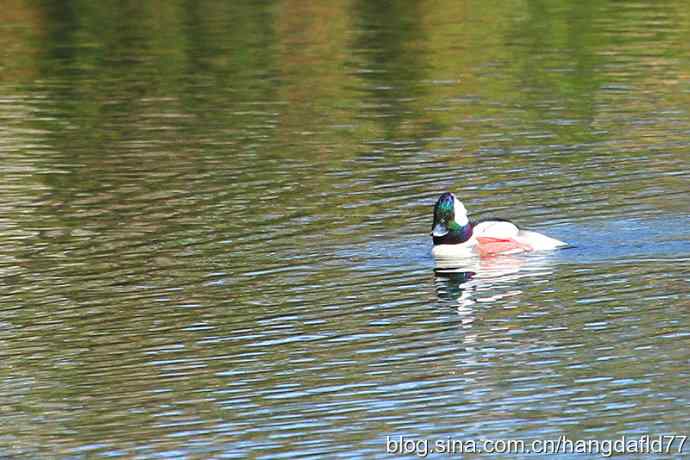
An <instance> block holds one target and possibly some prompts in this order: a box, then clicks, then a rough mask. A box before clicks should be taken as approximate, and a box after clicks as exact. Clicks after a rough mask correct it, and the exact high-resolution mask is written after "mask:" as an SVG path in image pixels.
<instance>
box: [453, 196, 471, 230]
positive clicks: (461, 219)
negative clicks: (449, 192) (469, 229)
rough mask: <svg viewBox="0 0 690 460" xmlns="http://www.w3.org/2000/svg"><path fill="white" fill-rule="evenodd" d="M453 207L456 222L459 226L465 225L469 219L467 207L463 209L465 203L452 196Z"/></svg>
mask: <svg viewBox="0 0 690 460" xmlns="http://www.w3.org/2000/svg"><path fill="white" fill-rule="evenodd" d="M453 208H454V209H453V210H454V211H455V222H457V223H458V225H460V226H461V227H464V226H465V225H467V224H468V223H469V219H468V218H467V209H465V205H463V204H462V202H460V201H459V200H458V199H457V198H455V197H453Z"/></svg>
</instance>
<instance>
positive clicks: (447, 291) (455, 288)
mask: <svg viewBox="0 0 690 460" xmlns="http://www.w3.org/2000/svg"><path fill="white" fill-rule="evenodd" d="M475 275H476V273H475V272H472V271H451V270H444V269H439V268H436V269H434V286H435V288H436V294H437V295H438V298H439V299H441V300H443V301H447V302H454V301H457V300H458V299H459V298H461V297H462V296H463V294H464V291H465V290H466V286H463V285H465V284H466V283H467V282H468V281H470V280H471V279H472V278H474V276H475Z"/></svg>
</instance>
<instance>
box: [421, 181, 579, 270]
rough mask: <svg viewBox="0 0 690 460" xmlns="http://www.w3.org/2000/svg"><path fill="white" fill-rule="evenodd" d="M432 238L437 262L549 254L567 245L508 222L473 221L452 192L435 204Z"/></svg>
mask: <svg viewBox="0 0 690 460" xmlns="http://www.w3.org/2000/svg"><path fill="white" fill-rule="evenodd" d="M431 237H432V238H433V241H434V247H433V249H432V250H431V253H432V255H433V257H434V258H436V259H456V258H465V257H471V256H474V255H477V254H478V255H480V256H493V255H497V254H516V253H521V252H528V251H549V250H554V249H557V248H562V247H564V246H568V244H567V243H564V242H563V241H559V240H557V239H555V238H551V237H549V236H546V235H543V234H541V233H537V232H533V231H528V230H522V229H520V228H518V226H517V225H515V224H514V223H513V222H511V221H509V220H506V219H486V220H480V221H477V222H473V221H471V220H470V219H469V217H468V214H467V209H466V208H465V206H464V205H463V204H462V202H461V201H460V200H458V199H457V197H456V196H455V195H454V194H453V193H451V192H446V193H444V194H442V195H441V196H440V197H439V199H438V200H437V201H436V204H435V205H434V222H433V224H432V227H431Z"/></svg>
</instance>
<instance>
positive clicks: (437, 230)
mask: <svg viewBox="0 0 690 460" xmlns="http://www.w3.org/2000/svg"><path fill="white" fill-rule="evenodd" d="M448 232H449V230H448V226H447V225H446V223H445V222H438V223H437V224H436V225H434V228H433V229H432V230H431V236H435V237H441V236H444V235H447V234H448Z"/></svg>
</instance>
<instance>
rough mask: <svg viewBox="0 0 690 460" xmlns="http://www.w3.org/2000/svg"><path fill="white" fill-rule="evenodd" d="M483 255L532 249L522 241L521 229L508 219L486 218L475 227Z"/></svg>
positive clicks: (475, 234)
mask: <svg viewBox="0 0 690 460" xmlns="http://www.w3.org/2000/svg"><path fill="white" fill-rule="evenodd" d="M472 230H473V233H474V236H475V238H476V239H477V246H478V248H479V252H480V254H482V255H490V254H497V253H503V254H505V253H516V252H522V251H526V250H529V249H531V248H530V246H529V245H527V244H525V242H523V241H521V238H520V233H521V230H520V229H519V228H518V227H517V225H515V224H514V223H512V222H510V221H508V220H485V221H481V222H479V223H477V224H476V225H475V226H474V227H473V228H472Z"/></svg>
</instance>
